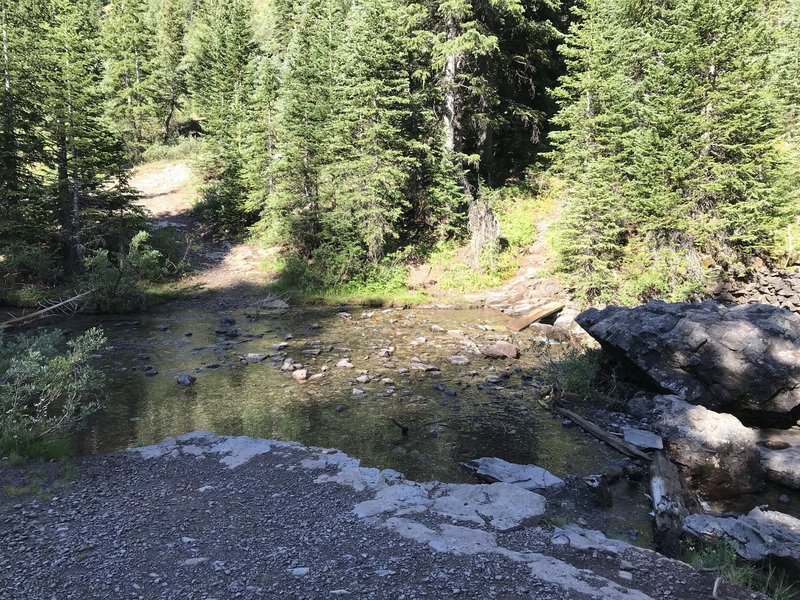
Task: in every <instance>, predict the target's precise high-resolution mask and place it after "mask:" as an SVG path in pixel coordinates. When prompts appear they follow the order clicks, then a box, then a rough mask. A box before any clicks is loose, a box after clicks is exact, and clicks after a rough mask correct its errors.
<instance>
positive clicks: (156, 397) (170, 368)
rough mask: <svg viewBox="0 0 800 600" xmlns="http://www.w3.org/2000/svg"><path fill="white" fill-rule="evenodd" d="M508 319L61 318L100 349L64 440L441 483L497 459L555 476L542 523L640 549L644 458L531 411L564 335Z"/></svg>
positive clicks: (410, 314)
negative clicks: (171, 448) (283, 451)
mask: <svg viewBox="0 0 800 600" xmlns="http://www.w3.org/2000/svg"><path fill="white" fill-rule="evenodd" d="M507 323H508V318H507V317H506V316H504V315H502V314H501V313H498V312H497V311H493V310H442V309H428V310H426V309H421V310H416V309H415V310H398V309H391V310H360V309H359V310H349V311H344V310H297V309H292V310H272V309H270V310H261V309H258V308H252V307H251V308H249V309H235V310H230V311H219V310H208V308H207V307H188V308H187V309H186V310H182V311H177V310H174V309H173V310H170V311H169V312H163V313H158V312H154V313H151V314H146V315H140V316H137V317H136V318H135V319H130V318H125V319H119V318H116V319H105V320H102V321H100V322H99V323H98V320H97V319H85V318H74V319H72V320H71V321H68V322H65V323H64V324H63V325H65V326H67V327H70V328H71V329H73V330H74V331H75V332H76V333H77V332H79V331H80V330H82V329H85V328H87V327H89V326H94V325H96V324H100V325H101V326H103V327H104V329H105V330H106V332H107V334H108V336H109V339H110V343H111V346H112V349H111V351H110V352H109V353H108V354H107V356H106V357H105V358H104V359H103V368H104V369H105V370H106V372H107V373H108V375H109V389H110V393H111V397H110V399H109V402H108V405H107V407H106V409H105V410H104V411H102V412H101V413H100V414H98V415H97V416H96V418H95V419H93V421H92V422H91V423H90V425H89V427H88V428H87V429H85V430H83V431H81V432H80V433H79V434H78V436H77V437H76V443H77V444H78V446H79V448H80V450H81V452H82V453H83V454H97V453H103V452H109V451H114V450H119V449H123V448H128V447H135V446H142V445H148V444H154V443H159V442H160V441H162V440H163V439H165V438H167V437H170V436H176V435H181V434H183V433H186V432H187V431H194V430H205V431H213V432H214V433H217V434H220V435H248V436H252V437H258V438H267V439H276V440H286V441H297V442H300V443H303V444H308V445H313V446H319V447H330V448H337V449H340V450H342V451H344V452H346V453H347V454H349V455H351V456H354V457H356V458H358V459H360V460H362V461H363V464H364V465H366V466H369V467H378V468H389V469H394V470H396V471H399V472H402V473H403V474H404V475H405V476H407V477H409V478H410V479H413V480H416V481H430V480H437V481H442V482H448V483H456V482H460V483H477V482H479V481H481V479H479V478H477V477H476V476H475V475H474V474H472V473H470V472H468V471H466V470H464V469H463V468H462V466H461V464H462V463H465V462H468V461H470V460H473V459H478V458H482V457H493V458H499V459H503V460H506V461H509V462H511V463H516V464H522V465H529V464H532V465H538V466H540V467H542V468H544V469H547V470H548V471H550V472H551V473H553V474H554V475H556V476H557V477H559V478H561V479H564V480H565V481H566V482H567V485H565V486H564V487H563V489H561V490H560V491H558V492H556V493H555V495H554V496H553V497H552V498H551V502H550V503H549V505H548V514H547V516H546V517H545V518H547V519H551V520H552V521H553V522H559V523H566V522H576V523H582V524H583V525H584V526H588V527H594V528H596V529H602V530H603V531H604V532H605V533H606V534H607V535H610V536H615V537H618V538H620V539H624V540H627V541H629V542H631V543H634V544H639V545H643V546H650V545H651V527H650V521H651V518H650V516H649V512H650V502H649V500H648V498H647V496H646V494H647V491H648V487H647V481H646V470H645V468H644V464H643V463H638V464H637V461H632V460H630V459H628V458H626V457H625V456H623V455H621V454H619V453H618V452H616V451H615V450H613V449H611V448H609V447H607V446H606V445H605V444H603V443H602V442H600V441H598V440H596V439H595V438H594V437H592V436H590V435H587V434H586V433H584V432H583V431H581V430H580V429H578V428H576V427H574V426H570V424H569V422H566V425H565V423H564V419H563V418H562V417H559V416H556V415H554V414H553V413H552V411H551V410H550V408H549V407H548V406H546V405H544V404H543V403H542V404H540V401H541V400H542V397H543V396H546V394H547V393H548V390H547V389H546V387H547V385H549V384H548V382H549V381H550V379H549V376H548V375H547V371H548V369H550V368H551V367H552V364H553V363H554V362H557V361H558V360H559V358H560V357H561V356H562V355H563V354H564V353H565V352H568V351H570V348H571V345H570V341H569V336H568V335H567V336H564V335H563V334H562V335H561V336H560V337H557V339H551V338H553V337H554V336H553V335H551V333H552V332H551V330H548V329H547V328H535V327H534V328H532V329H527V330H525V331H523V332H520V333H513V334H512V333H510V332H509V331H508V330H507V328H506V325H507ZM504 352H505V354H504ZM517 354H518V357H517ZM181 375H186V376H188V377H189V379H188V380H187V381H185V382H184V383H189V385H185V386H184V385H180V383H179V382H178V378H179V377H180V376H181ZM192 379H194V381H192ZM623 419H624V417H623V416H621V415H620V416H619V425H620V426H622V425H625V424H631V423H632V420H631V421H630V422H628V421H626V422H623ZM623 469H626V472H627V473H629V474H631V475H633V476H632V477H628V476H622V474H623ZM606 472H614V473H619V474H620V477H617V478H616V479H615V481H614V482H613V484H612V490H611V491H612V494H613V503H612V504H611V505H610V506H608V503H606V502H602V503H598V501H597V498H595V497H594V495H593V494H592V492H591V490H590V489H588V488H587V487H586V484H585V483H584V481H583V478H584V477H587V476H592V475H600V474H603V473H606Z"/></svg>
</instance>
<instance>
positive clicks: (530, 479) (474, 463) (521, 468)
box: [461, 457, 564, 490]
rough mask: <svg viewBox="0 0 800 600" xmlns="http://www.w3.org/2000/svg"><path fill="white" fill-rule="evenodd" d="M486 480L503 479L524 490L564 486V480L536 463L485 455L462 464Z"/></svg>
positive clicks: (502, 480)
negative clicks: (508, 460) (517, 462)
mask: <svg viewBox="0 0 800 600" xmlns="http://www.w3.org/2000/svg"><path fill="white" fill-rule="evenodd" d="M461 466H462V467H464V469H466V470H467V471H469V472H470V473H472V474H473V475H475V476H476V477H478V478H480V479H482V480H484V481H490V482H494V481H501V482H505V483H509V484H511V485H514V486H517V487H519V488H522V489H524V490H549V489H557V488H562V487H564V480H563V479H560V478H558V477H556V476H555V475H553V474H552V473H551V472H550V471H547V470H546V469H542V468H541V467H537V466H536V465H518V464H515V463H510V462H507V461H505V460H503V459H501V458H491V457H483V458H477V459H475V460H471V461H469V462H468V463H463V464H462V465H461Z"/></svg>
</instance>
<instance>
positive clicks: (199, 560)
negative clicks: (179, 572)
mask: <svg viewBox="0 0 800 600" xmlns="http://www.w3.org/2000/svg"><path fill="white" fill-rule="evenodd" d="M207 561H208V558H206V557H205V556H198V557H195V558H187V559H186V560H184V561H183V562H182V563H181V566H182V567H196V566H197V565H202V564H203V563H204V562H207Z"/></svg>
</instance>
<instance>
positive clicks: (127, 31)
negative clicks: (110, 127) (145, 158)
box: [102, 0, 161, 159]
mask: <svg viewBox="0 0 800 600" xmlns="http://www.w3.org/2000/svg"><path fill="white" fill-rule="evenodd" d="M102 37H103V48H104V54H105V79H106V87H107V94H108V105H109V115H110V117H111V121H112V123H114V127H115V130H116V131H117V132H118V133H119V134H120V135H121V136H122V137H123V139H124V140H125V142H126V143H127V146H128V148H129V149H130V150H131V153H132V156H133V158H134V159H138V157H139V155H140V154H141V152H142V150H143V148H144V143H145V142H146V141H147V140H152V139H154V137H155V136H154V133H155V131H156V130H157V129H156V128H157V124H156V102H155V96H156V91H157V89H158V88H157V87H156V84H157V82H156V80H155V79H154V76H153V71H154V69H155V65H154V61H155V55H156V50H155V48H154V45H153V41H154V38H155V30H154V28H153V27H152V26H151V24H150V19H149V14H148V11H147V2H146V0H114V1H113V2H112V3H111V4H109V6H108V8H107V11H106V15H105V17H104V19H103V22H102ZM159 41H161V40H159ZM159 83H160V82H159Z"/></svg>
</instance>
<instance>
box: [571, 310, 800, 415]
mask: <svg viewBox="0 0 800 600" xmlns="http://www.w3.org/2000/svg"><path fill="white" fill-rule="evenodd" d="M577 321H578V323H579V324H580V325H581V326H582V327H583V328H584V329H585V330H586V331H587V332H588V333H589V334H590V335H591V336H592V337H594V338H595V339H596V340H597V341H598V342H600V344H601V345H602V346H603V347H604V348H606V349H607V350H609V351H610V352H612V353H614V354H615V355H616V356H618V357H621V358H622V359H624V360H625V361H626V362H628V363H629V364H631V365H634V366H635V367H636V369H637V370H638V371H640V372H641V373H643V374H644V375H646V376H647V378H649V379H650V380H651V381H652V382H653V383H654V384H655V385H656V386H658V387H659V388H661V390H663V391H666V392H668V393H671V394H676V395H678V396H680V397H681V398H683V399H685V400H687V401H689V402H691V403H694V404H701V405H703V406H706V407H708V408H710V409H713V410H724V411H727V412H733V413H737V414H748V415H750V416H758V417H760V418H774V417H777V416H779V415H785V414H786V413H788V412H790V411H792V410H793V409H796V408H797V407H798V406H800V317H798V316H796V315H794V314H792V313H790V312H789V311H787V310H784V309H782V308H777V307H774V306H767V305H761V304H753V305H745V306H736V307H725V306H723V305H721V304H719V303H717V302H712V301H709V302H703V303H701V304H691V303H673V304H668V303H665V302H660V301H653V302H650V303H648V304H646V305H644V306H639V307H636V308H621V307H616V306H610V307H608V308H605V309H602V310H597V309H589V310H587V311H585V312H583V313H581V314H580V315H579V316H578V318H577ZM799 410H800V409H799Z"/></svg>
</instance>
